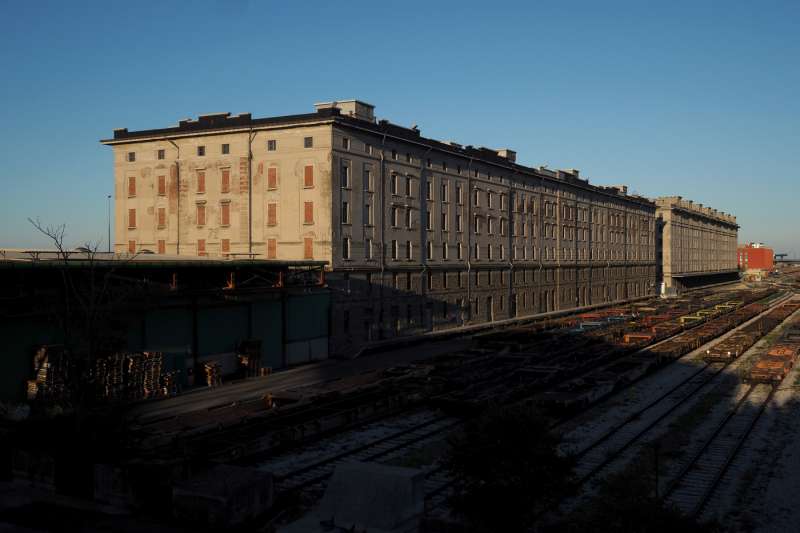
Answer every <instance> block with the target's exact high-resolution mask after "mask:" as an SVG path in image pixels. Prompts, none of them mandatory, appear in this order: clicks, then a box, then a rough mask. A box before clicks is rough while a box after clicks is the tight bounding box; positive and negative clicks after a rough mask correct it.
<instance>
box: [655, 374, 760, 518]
mask: <svg viewBox="0 0 800 533" xmlns="http://www.w3.org/2000/svg"><path fill="white" fill-rule="evenodd" d="M774 392H775V386H774V385H771V384H764V383H759V384H754V385H750V386H749V388H748V389H747V391H746V392H745V394H744V395H743V396H742V397H741V398H740V399H739V401H738V402H736V404H735V406H734V407H733V408H732V409H731V410H730V412H729V413H728V415H727V416H726V417H725V418H724V419H723V421H722V422H721V423H720V424H719V425H718V426H717V428H716V430H715V431H714V432H713V433H712V435H711V436H710V437H709V438H708V439H706V440H705V442H704V444H703V445H702V446H701V447H700V448H699V449H698V450H697V451H696V452H695V453H694V454H693V455H692V456H691V458H690V460H689V461H687V462H686V463H685V465H684V466H683V467H682V469H681V471H680V472H679V474H678V476H677V477H676V478H674V479H673V481H672V482H671V483H670V484H669V486H668V488H667V490H666V492H665V494H664V496H663V499H664V501H665V502H666V503H667V504H669V505H673V506H675V507H677V508H678V509H680V510H681V511H682V512H684V513H685V514H688V515H691V516H696V515H697V514H699V513H700V512H701V511H702V509H703V507H704V506H705V504H706V503H707V502H708V500H709V498H710V497H711V495H712V494H713V493H714V490H715V489H716V487H717V486H718V484H719V482H720V480H721V479H722V478H723V476H724V474H725V472H726V470H727V468H728V466H729V465H730V464H731V462H732V461H733V459H734V458H735V457H736V454H737V452H738V451H739V449H740V448H741V446H742V444H743V443H744V442H745V440H747V437H748V436H749V435H750V432H751V431H752V429H753V427H754V426H755V425H756V422H758V419H759V418H760V417H761V415H762V413H763V412H764V409H765V408H766V406H767V404H768V403H769V402H770V400H771V399H772V395H773V394H774Z"/></svg>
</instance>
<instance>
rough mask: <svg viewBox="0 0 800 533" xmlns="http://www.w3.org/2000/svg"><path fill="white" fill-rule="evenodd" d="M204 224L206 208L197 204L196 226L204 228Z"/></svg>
mask: <svg viewBox="0 0 800 533" xmlns="http://www.w3.org/2000/svg"><path fill="white" fill-rule="evenodd" d="M205 224H206V206H205V204H197V225H198V226H205Z"/></svg>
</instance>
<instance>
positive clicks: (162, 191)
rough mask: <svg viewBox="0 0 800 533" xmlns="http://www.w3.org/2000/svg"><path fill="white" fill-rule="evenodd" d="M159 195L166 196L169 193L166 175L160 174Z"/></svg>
mask: <svg viewBox="0 0 800 533" xmlns="http://www.w3.org/2000/svg"><path fill="white" fill-rule="evenodd" d="M158 195H159V196H166V195H167V177H166V176H159V177H158Z"/></svg>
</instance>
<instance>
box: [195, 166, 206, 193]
mask: <svg viewBox="0 0 800 533" xmlns="http://www.w3.org/2000/svg"><path fill="white" fill-rule="evenodd" d="M197 192H198V193H204V192H206V171H205V170H198V171H197Z"/></svg>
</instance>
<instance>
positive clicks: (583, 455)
mask: <svg viewBox="0 0 800 533" xmlns="http://www.w3.org/2000/svg"><path fill="white" fill-rule="evenodd" d="M786 301H787V298H779V299H776V300H775V301H774V302H773V305H772V306H771V307H770V308H768V309H766V310H764V312H762V313H760V314H759V315H757V316H755V317H753V318H752V319H750V320H748V321H746V322H744V323H742V324H740V325H739V326H737V327H736V328H733V329H732V330H730V332H729V333H728V334H726V335H725V337H728V336H729V335H732V334H734V333H735V332H736V331H737V330H739V329H742V328H746V327H747V326H748V325H749V324H751V323H753V322H755V321H756V320H760V319H761V318H762V317H764V316H766V315H767V314H769V313H770V312H772V311H773V310H775V309H777V308H778V307H779V306H780V305H782V304H783V303H785V302H786ZM790 317H791V315H790ZM790 317H787V318H786V319H784V321H782V322H780V323H779V324H777V325H776V326H775V327H776V328H777V327H780V324H783V323H785V321H786V320H789V319H790ZM768 333H769V331H765V332H764V335H766V334H768ZM721 340H722V339H720V338H718V339H716V340H715V341H714V343H718V342H720V341H721ZM706 346H708V345H706ZM703 348H705V346H703V347H701V348H700V350H702V349H703ZM742 355H744V354H742ZM743 361H744V358H743V357H739V358H737V359H733V360H731V361H728V362H724V363H723V362H719V363H705V364H704V365H703V366H701V367H700V368H699V369H698V370H696V371H694V372H692V373H691V374H690V375H688V376H687V377H686V378H684V379H683V380H681V381H680V382H679V383H677V384H675V385H673V386H672V387H671V388H670V389H669V390H667V391H666V392H664V393H663V394H661V395H659V396H658V397H656V398H654V399H653V400H651V401H649V402H647V403H646V404H645V405H643V406H642V407H641V408H639V409H636V410H635V411H634V412H632V413H630V414H628V415H627V416H626V417H625V418H624V419H623V420H621V421H620V422H618V423H616V424H614V425H613V426H612V427H611V428H609V429H608V430H607V431H605V432H604V433H603V434H602V435H601V436H600V437H599V438H596V439H594V440H593V441H592V442H590V443H589V444H588V445H585V446H583V447H581V448H580V449H578V450H571V451H572V453H573V455H574V456H575V457H576V458H577V464H576V466H575V473H576V475H577V477H578V482H579V484H580V485H581V486H586V485H587V483H588V482H589V481H590V480H592V479H594V478H596V477H597V476H598V474H600V473H601V472H602V471H603V470H605V469H606V468H607V467H609V466H610V465H612V464H618V463H619V462H621V461H623V462H624V460H625V459H631V455H635V450H636V449H637V445H638V444H641V443H642V442H644V440H645V438H646V436H647V435H648V434H649V433H651V431H653V430H654V429H656V428H658V427H661V426H662V424H663V423H664V421H665V420H667V419H669V418H670V415H671V414H673V413H675V412H676V411H678V409H679V408H680V407H681V406H683V405H686V404H687V403H688V402H689V400H691V399H693V398H694V399H697V398H700V397H702V396H704V395H705V394H706V392H704V390H707V391H709V392H710V391H711V390H712V389H714V388H715V387H716V386H717V384H718V382H719V379H720V376H722V375H723V371H724V370H725V369H726V368H729V367H736V366H738V365H740V364H742V362H743ZM747 394H748V395H749V394H750V392H749V391H748V393H747ZM753 398H759V399H760V396H759V395H758V394H757V395H755V396H753ZM767 401H768V400H767ZM738 405H739V404H737V406H738ZM763 405H766V403H764V404H763ZM762 409H763V408H762ZM725 420H727V418H726V419H725ZM722 424H724V421H723V423H722ZM750 427H752V426H750ZM715 434H716V432H715ZM745 437H746V435H745ZM712 438H713V437H712ZM737 449H738V447H737ZM628 452H630V453H628ZM698 453H700V452H698ZM687 468H688V466H687ZM725 468H727V463H726V467H725ZM722 473H724V471H723V472H721V473H720V476H721V475H722ZM682 474H683V471H682V470H681V472H680V474H679V475H682ZM717 481H718V479H717ZM710 494H711V492H709V494H708V495H705V496H704V498H708V497H709V496H710ZM579 500H580V498H579V499H578V500H571V501H568V502H565V505H566V507H567V508H570V507H571V506H572V505H574V504H576V503H578V502H579ZM703 501H705V500H703Z"/></svg>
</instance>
